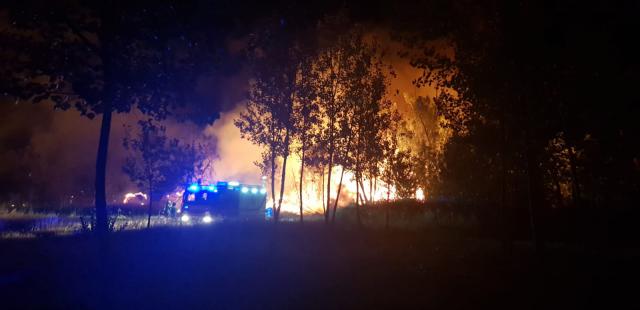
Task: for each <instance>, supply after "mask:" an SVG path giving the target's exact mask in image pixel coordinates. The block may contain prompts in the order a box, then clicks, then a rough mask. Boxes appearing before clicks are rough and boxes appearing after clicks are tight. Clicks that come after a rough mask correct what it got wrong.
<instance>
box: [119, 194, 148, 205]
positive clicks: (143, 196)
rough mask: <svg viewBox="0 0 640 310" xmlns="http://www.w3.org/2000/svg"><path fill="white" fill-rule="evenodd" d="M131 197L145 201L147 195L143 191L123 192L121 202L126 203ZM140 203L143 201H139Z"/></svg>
mask: <svg viewBox="0 0 640 310" xmlns="http://www.w3.org/2000/svg"><path fill="white" fill-rule="evenodd" d="M132 199H138V200H140V201H142V200H144V201H147V200H148V199H149V198H148V197H147V194H145V193H143V192H137V193H126V194H124V199H123V200H122V203H123V204H127V203H128V202H130V201H131V200H132ZM140 203H142V204H144V202H140Z"/></svg>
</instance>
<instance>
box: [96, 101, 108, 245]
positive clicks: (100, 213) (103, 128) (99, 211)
mask: <svg viewBox="0 0 640 310" xmlns="http://www.w3.org/2000/svg"><path fill="white" fill-rule="evenodd" d="M111 110H112V107H111V100H110V99H107V100H106V102H105V105H104V111H103V114H102V124H101V125H100V140H99V142H98V156H97V159H96V179H95V191H96V201H95V203H96V227H95V232H96V233H97V234H99V235H102V234H106V233H107V232H108V231H109V216H108V214H107V195H106V172H107V155H108V153H109V134H110V133H111V113H112V111H111Z"/></svg>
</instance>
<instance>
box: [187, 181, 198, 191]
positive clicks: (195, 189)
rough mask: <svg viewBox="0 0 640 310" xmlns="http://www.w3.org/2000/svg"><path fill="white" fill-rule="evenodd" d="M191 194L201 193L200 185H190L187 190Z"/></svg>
mask: <svg viewBox="0 0 640 310" xmlns="http://www.w3.org/2000/svg"><path fill="white" fill-rule="evenodd" d="M187 189H188V190H189V191H190V192H194V193H195V192H199V191H200V185H198V184H196V183H194V184H191V185H189V188H187Z"/></svg>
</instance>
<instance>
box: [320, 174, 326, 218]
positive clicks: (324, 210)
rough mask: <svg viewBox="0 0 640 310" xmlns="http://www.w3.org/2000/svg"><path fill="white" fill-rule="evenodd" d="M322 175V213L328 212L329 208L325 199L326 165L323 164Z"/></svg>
mask: <svg viewBox="0 0 640 310" xmlns="http://www.w3.org/2000/svg"><path fill="white" fill-rule="evenodd" d="M320 176H321V177H322V186H320V188H321V189H320V194H321V195H322V196H321V197H322V199H320V200H322V214H325V213H327V208H326V206H325V201H324V165H322V172H320Z"/></svg>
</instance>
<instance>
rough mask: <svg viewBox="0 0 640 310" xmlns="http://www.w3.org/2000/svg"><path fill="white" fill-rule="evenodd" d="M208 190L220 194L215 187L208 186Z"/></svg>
mask: <svg viewBox="0 0 640 310" xmlns="http://www.w3.org/2000/svg"><path fill="white" fill-rule="evenodd" d="M207 190H208V191H210V192H214V193H217V192H218V188H217V187H216V186H215V185H208V186H207Z"/></svg>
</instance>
